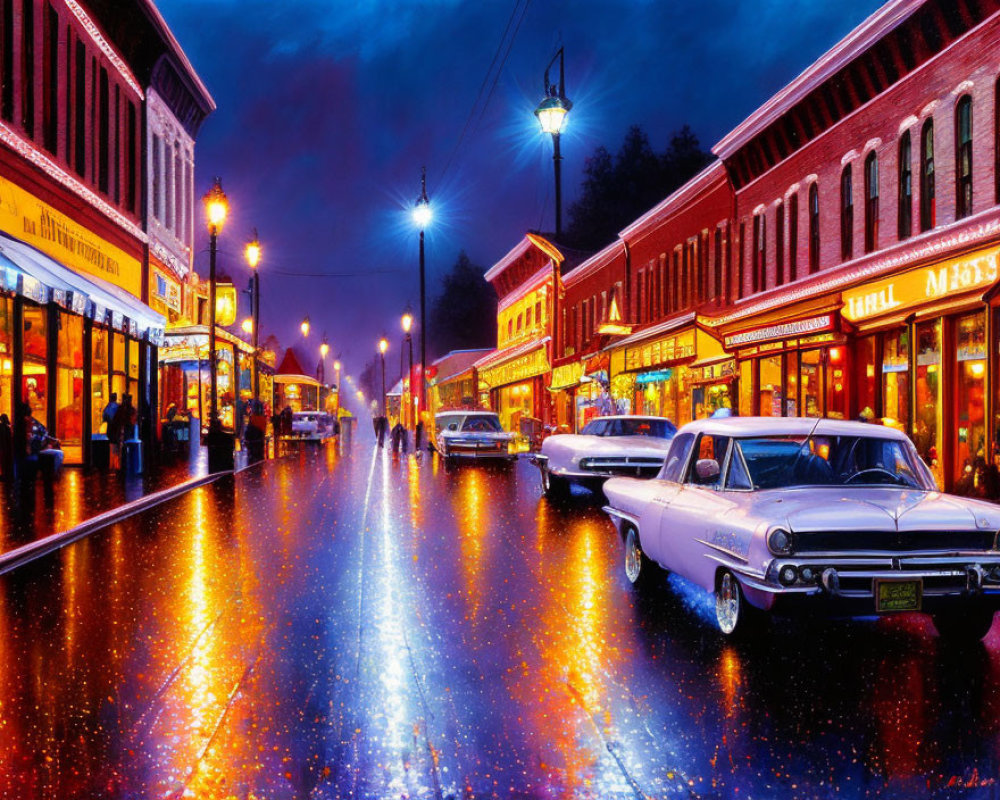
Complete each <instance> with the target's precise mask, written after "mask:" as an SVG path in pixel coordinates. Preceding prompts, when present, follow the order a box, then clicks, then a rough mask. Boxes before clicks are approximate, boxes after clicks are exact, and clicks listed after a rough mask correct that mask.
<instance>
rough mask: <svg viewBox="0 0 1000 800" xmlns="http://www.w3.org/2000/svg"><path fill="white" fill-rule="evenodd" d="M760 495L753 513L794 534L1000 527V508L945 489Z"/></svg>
mask: <svg viewBox="0 0 1000 800" xmlns="http://www.w3.org/2000/svg"><path fill="white" fill-rule="evenodd" d="M761 494H762V495H768V496H767V497H761V498H760V499H759V500H758V502H757V503H756V504H755V505H756V508H755V511H757V512H758V513H759V514H760V515H761V516H762V517H763V518H765V519H771V520H775V521H777V520H785V522H786V523H787V525H788V527H789V529H790V530H791V531H792V532H807V531H829V530H897V531H934V530H970V529H971V530H974V529H992V530H998V529H1000V509H995V508H994V507H992V506H990V505H987V504H985V503H980V502H977V501H974V500H966V499H965V498H962V497H956V496H954V495H947V494H942V493H941V492H924V491H917V490H913V489H902V488H901V489H896V488H881V487H880V488H847V487H838V488H827V487H815V486H813V487H808V488H803V489H785V490H782V491H769V492H762V493H761Z"/></svg>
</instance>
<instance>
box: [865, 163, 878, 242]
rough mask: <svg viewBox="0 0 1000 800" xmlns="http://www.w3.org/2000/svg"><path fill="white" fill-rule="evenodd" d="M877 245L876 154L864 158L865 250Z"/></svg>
mask: <svg viewBox="0 0 1000 800" xmlns="http://www.w3.org/2000/svg"><path fill="white" fill-rule="evenodd" d="M877 247H878V156H877V155H876V154H875V151H874V150H872V152H870V153H869V154H868V157H867V158H865V252H866V253H870V252H872V251H873V250H874V249H875V248H877Z"/></svg>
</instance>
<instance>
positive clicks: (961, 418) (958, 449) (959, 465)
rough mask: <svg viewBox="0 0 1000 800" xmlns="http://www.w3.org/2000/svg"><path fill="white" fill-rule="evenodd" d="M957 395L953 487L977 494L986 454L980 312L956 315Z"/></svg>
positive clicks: (982, 321)
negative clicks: (957, 316) (961, 315)
mask: <svg viewBox="0 0 1000 800" xmlns="http://www.w3.org/2000/svg"><path fill="white" fill-rule="evenodd" d="M955 340H956V344H957V345H958V353H957V360H958V396H957V401H958V403H957V406H956V415H957V417H958V420H957V425H956V428H955V437H956V441H955V474H954V475H952V478H953V480H954V481H955V488H956V490H958V491H961V492H962V493H963V494H981V493H982V490H983V487H982V485H981V476H982V471H983V470H984V469H985V466H986V459H987V457H988V455H989V453H988V452H987V443H986V358H987V350H986V317H985V315H984V314H983V313H978V314H969V315H968V316H964V317H959V318H958V319H957V320H956V323H955Z"/></svg>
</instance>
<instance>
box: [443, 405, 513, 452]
mask: <svg viewBox="0 0 1000 800" xmlns="http://www.w3.org/2000/svg"><path fill="white" fill-rule="evenodd" d="M434 425H435V430H436V434H435V438H434V446H435V449H437V451H438V453H439V454H440V455H441V457H442V458H443V459H444V460H445V463H449V462H454V461H458V460H465V459H476V460H480V459H493V460H497V459H500V460H503V461H514V460H515V459H516V458H517V454H516V453H514V452H512V443H513V441H514V434H512V433H508V432H507V431H505V430H504V429H503V426H502V425H501V424H500V419H499V417H497V415H496V413H494V412H493V411H443V412H441V413H439V414H437V415H436V416H435V417H434Z"/></svg>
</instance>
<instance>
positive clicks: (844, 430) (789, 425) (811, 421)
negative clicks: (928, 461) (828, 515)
mask: <svg viewBox="0 0 1000 800" xmlns="http://www.w3.org/2000/svg"><path fill="white" fill-rule="evenodd" d="M678 433H717V434H719V435H722V436H780V435H787V436H806V435H808V434H810V433H815V434H816V435H817V436H875V437H878V438H880V439H897V440H900V441H907V437H906V434H904V433H902V432H901V431H897V430H896V429H895V428H888V427H886V426H884V425H876V424H874V423H870V422H853V421H851V420H844V419H827V418H825V417H819V418H816V417H719V418H716V419H699V420H695V421H694V422H689V423H687V424H686V425H684V426H683V427H682V428H681V429H680V430H679V431H678Z"/></svg>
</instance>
